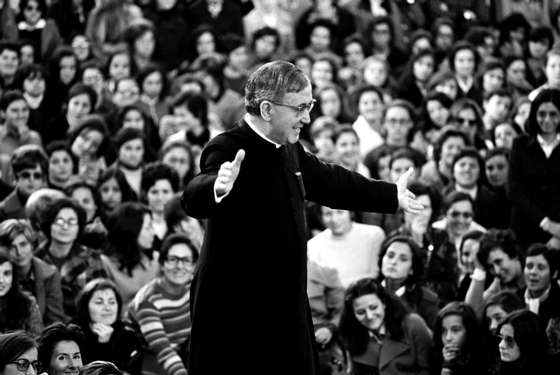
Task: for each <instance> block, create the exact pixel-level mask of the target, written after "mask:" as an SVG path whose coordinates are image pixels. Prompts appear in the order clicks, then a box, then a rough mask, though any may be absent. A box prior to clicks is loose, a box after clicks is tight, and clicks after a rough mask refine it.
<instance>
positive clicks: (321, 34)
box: [309, 26, 331, 51]
mask: <svg viewBox="0 0 560 375" xmlns="http://www.w3.org/2000/svg"><path fill="white" fill-rule="evenodd" d="M309 42H310V46H311V48H313V49H315V50H317V51H327V50H328V49H329V47H330V44H331V32H330V31H329V29H327V28H326V27H324V26H317V27H315V28H314V29H313V30H311V35H310V36H309Z"/></svg>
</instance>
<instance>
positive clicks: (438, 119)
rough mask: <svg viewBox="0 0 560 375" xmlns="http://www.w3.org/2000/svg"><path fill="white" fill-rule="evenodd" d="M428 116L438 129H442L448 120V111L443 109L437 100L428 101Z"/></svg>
mask: <svg viewBox="0 0 560 375" xmlns="http://www.w3.org/2000/svg"><path fill="white" fill-rule="evenodd" d="M426 109H427V111H428V116H430V119H431V120H432V122H433V123H434V124H435V125H436V126H438V127H440V128H441V127H444V126H445V125H446V124H447V120H448V119H449V109H447V108H445V107H444V106H443V105H442V104H441V103H440V102H439V100H429V101H428V103H426Z"/></svg>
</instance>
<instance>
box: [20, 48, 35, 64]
mask: <svg viewBox="0 0 560 375" xmlns="http://www.w3.org/2000/svg"><path fill="white" fill-rule="evenodd" d="M19 58H20V60H21V65H22V66H23V65H33V64H35V48H34V47H33V46H32V45H29V44H26V45H23V46H21V48H20V49H19Z"/></svg>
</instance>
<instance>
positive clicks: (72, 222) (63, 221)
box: [52, 217, 80, 228]
mask: <svg viewBox="0 0 560 375" xmlns="http://www.w3.org/2000/svg"><path fill="white" fill-rule="evenodd" d="M79 224H80V222H79V220H78V219H74V218H73V217H72V218H70V219H68V220H67V219H64V218H62V217H59V218H56V219H54V220H53V222H52V225H56V226H57V227H60V228H64V227H65V226H67V227H68V228H70V227H75V226H77V225H79Z"/></svg>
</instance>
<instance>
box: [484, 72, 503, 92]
mask: <svg viewBox="0 0 560 375" xmlns="http://www.w3.org/2000/svg"><path fill="white" fill-rule="evenodd" d="M504 81H505V77H504V71H503V70H502V69H500V68H496V69H493V70H488V71H487V72H486V73H484V75H483V76H482V88H483V89H484V91H485V92H492V91H495V90H498V89H500V88H502V87H503V86H504Z"/></svg>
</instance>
